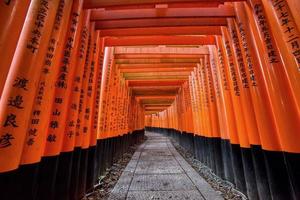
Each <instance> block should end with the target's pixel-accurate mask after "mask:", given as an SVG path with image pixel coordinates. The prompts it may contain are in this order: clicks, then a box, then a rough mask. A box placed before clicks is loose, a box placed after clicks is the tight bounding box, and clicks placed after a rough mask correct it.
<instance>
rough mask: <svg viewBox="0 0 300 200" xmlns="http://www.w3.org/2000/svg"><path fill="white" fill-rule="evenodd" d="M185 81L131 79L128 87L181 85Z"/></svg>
mask: <svg viewBox="0 0 300 200" xmlns="http://www.w3.org/2000/svg"><path fill="white" fill-rule="evenodd" d="M184 82H185V81H184V80H161V81H160V82H157V81H155V80H152V81H151V80H129V81H128V87H135V86H152V87H156V86H181V85H182V84H183V83H184Z"/></svg>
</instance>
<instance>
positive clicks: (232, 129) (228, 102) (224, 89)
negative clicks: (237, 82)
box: [216, 36, 239, 145]
mask: <svg viewBox="0 0 300 200" xmlns="http://www.w3.org/2000/svg"><path fill="white" fill-rule="evenodd" d="M216 43H217V44H216V46H217V54H218V59H217V61H218V68H217V73H218V77H219V80H220V82H221V83H220V88H221V90H220V91H221V96H222V99H223V101H224V103H223V107H224V111H225V113H226V116H225V119H226V121H225V123H226V125H227V126H226V129H227V130H226V132H227V133H228V136H229V139H230V143H231V144H234V145H239V136H238V132H237V128H236V127H237V125H236V123H237V122H236V120H235V114H234V111H233V105H232V104H233V102H232V99H231V92H230V90H232V88H231V87H230V85H229V77H228V74H227V72H226V69H227V68H228V67H229V66H228V61H227V57H226V56H225V47H224V45H223V43H222V38H221V36H216Z"/></svg>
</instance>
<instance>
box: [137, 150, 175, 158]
mask: <svg viewBox="0 0 300 200" xmlns="http://www.w3.org/2000/svg"><path fill="white" fill-rule="evenodd" d="M149 155H150V156H152V155H153V156H172V153H171V152H170V151H169V149H166V150H160V149H159V150H147V151H143V152H142V154H141V156H149Z"/></svg>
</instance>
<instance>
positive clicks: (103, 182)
mask: <svg viewBox="0 0 300 200" xmlns="http://www.w3.org/2000/svg"><path fill="white" fill-rule="evenodd" d="M145 140H146V137H145V139H144V141H145ZM144 141H142V142H141V143H140V144H142V143H143V142H144ZM140 144H136V145H134V146H131V147H129V148H128V151H127V152H126V153H124V154H123V156H121V157H120V158H114V161H113V163H114V164H113V165H112V166H111V168H110V169H108V170H107V171H106V174H105V175H104V176H102V177H100V182H99V185H98V186H97V187H96V188H95V191H93V192H92V193H90V194H87V196H86V197H85V198H83V199H82V200H106V199H108V197H109V195H110V192H111V190H112V189H113V188H114V186H115V184H116V183H117V182H118V180H119V178H120V176H121V174H122V172H123V170H124V169H125V167H126V166H127V164H128V163H129V161H130V160H131V157H132V155H133V154H134V152H135V151H136V149H137V148H138V146H139V145H140Z"/></svg>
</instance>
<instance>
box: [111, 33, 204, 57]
mask: <svg viewBox="0 0 300 200" xmlns="http://www.w3.org/2000/svg"><path fill="white" fill-rule="evenodd" d="M148 37H151V36H148ZM155 37H156V36H155ZM197 37H205V36H197ZM114 49H115V54H148V55H152V54H162V55H165V54H192V55H193V54H209V51H208V47H207V46H198V45H194V46H183V45H181V46H168V45H160V46H154V47H153V46H124V47H123V46H122V47H115V48H114Z"/></svg>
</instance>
